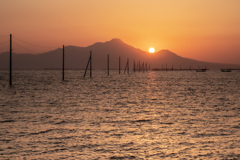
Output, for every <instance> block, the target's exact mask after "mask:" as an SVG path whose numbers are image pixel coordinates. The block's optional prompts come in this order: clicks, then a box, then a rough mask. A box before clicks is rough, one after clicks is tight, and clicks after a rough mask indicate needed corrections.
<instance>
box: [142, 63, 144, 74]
mask: <svg viewBox="0 0 240 160" xmlns="http://www.w3.org/2000/svg"><path fill="white" fill-rule="evenodd" d="M142 70H143V72H144V62H143V64H142Z"/></svg>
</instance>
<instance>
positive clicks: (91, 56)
mask: <svg viewBox="0 0 240 160" xmlns="http://www.w3.org/2000/svg"><path fill="white" fill-rule="evenodd" d="M90 77H92V51H90Z"/></svg>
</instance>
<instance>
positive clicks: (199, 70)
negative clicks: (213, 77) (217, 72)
mask: <svg viewBox="0 0 240 160" xmlns="http://www.w3.org/2000/svg"><path fill="white" fill-rule="evenodd" d="M206 70H207V69H196V71H197V72H206Z"/></svg>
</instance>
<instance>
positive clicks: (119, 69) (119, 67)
mask: <svg viewBox="0 0 240 160" xmlns="http://www.w3.org/2000/svg"><path fill="white" fill-rule="evenodd" d="M120 72H121V59H120V57H119V74H120Z"/></svg>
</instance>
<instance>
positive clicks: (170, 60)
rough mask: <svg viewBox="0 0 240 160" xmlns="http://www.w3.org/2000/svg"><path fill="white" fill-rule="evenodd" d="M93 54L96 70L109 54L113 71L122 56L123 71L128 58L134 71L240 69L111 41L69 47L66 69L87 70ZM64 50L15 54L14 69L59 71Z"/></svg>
mask: <svg viewBox="0 0 240 160" xmlns="http://www.w3.org/2000/svg"><path fill="white" fill-rule="evenodd" d="M90 51H92V63H93V64H92V67H93V69H106V68H107V55H108V54H109V57H110V58H109V59H110V69H118V66H119V57H121V68H122V69H124V68H125V66H126V63H127V59H129V64H130V68H133V60H135V62H136V63H139V62H140V63H141V65H142V64H143V62H145V64H146V63H147V64H150V65H151V68H162V67H164V68H165V67H166V65H167V67H168V68H172V67H173V68H180V65H181V68H182V69H183V68H189V67H190V66H191V68H198V67H200V68H205V66H206V67H207V68H209V69H219V68H240V65H233V64H220V63H210V62H202V61H196V60H192V59H188V58H183V57H180V56H178V55H177V54H175V53H173V52H170V51H169V50H161V51H159V52H156V53H154V54H150V53H148V52H145V51H142V50H140V49H137V48H134V47H132V46H130V45H128V44H126V43H124V42H123V41H121V40H120V39H112V40H110V41H107V42H104V43H103V42H97V43H95V44H93V45H90V46H88V47H76V46H66V47H65V48H64V53H65V68H66V69H85V68H86V65H87V62H88V58H89V53H90ZM62 52H63V50H62V48H58V49H56V50H52V51H49V52H46V53H42V54H15V53H13V55H12V66H13V69H60V68H62ZM8 68H9V52H4V53H2V54H0V69H8Z"/></svg>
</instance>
